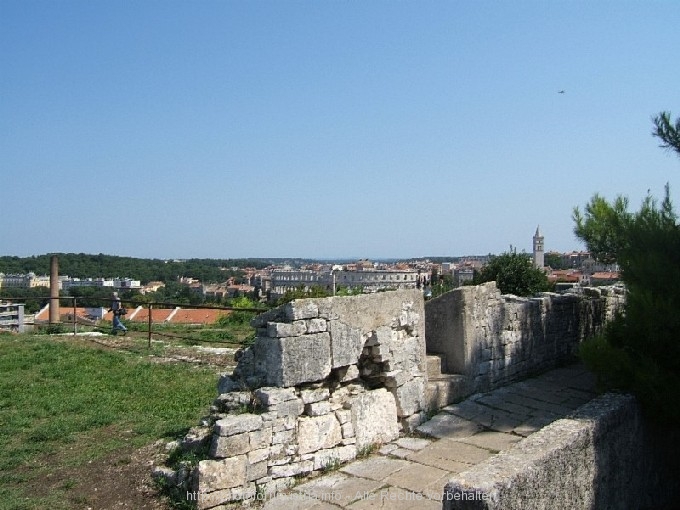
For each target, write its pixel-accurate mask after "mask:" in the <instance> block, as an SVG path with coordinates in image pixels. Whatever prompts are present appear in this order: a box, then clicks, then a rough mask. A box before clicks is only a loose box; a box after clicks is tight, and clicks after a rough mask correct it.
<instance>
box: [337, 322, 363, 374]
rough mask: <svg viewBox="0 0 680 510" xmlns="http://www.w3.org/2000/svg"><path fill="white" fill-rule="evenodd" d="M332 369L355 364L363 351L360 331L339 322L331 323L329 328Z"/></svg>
mask: <svg viewBox="0 0 680 510" xmlns="http://www.w3.org/2000/svg"><path fill="white" fill-rule="evenodd" d="M329 331H330V338H331V349H332V354H333V360H332V368H337V367H342V366H345V365H353V364H356V363H357V361H358V360H359V356H361V350H362V349H363V338H362V334H361V330H360V329H359V328H356V327H352V326H350V325H348V324H345V323H343V322H340V321H332V322H331V323H330V326H329Z"/></svg>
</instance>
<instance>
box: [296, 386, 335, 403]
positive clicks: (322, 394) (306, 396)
mask: <svg viewBox="0 0 680 510" xmlns="http://www.w3.org/2000/svg"><path fill="white" fill-rule="evenodd" d="M329 396H330V390H329V389H328V388H315V389H304V390H302V391H301V392H300V398H301V399H302V402H303V403H304V404H313V403H314V402H321V401H322V400H327V399H328V397H329Z"/></svg>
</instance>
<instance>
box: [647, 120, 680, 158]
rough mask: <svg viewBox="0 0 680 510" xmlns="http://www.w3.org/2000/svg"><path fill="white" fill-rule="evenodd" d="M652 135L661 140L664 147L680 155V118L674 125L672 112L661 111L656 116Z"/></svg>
mask: <svg viewBox="0 0 680 510" xmlns="http://www.w3.org/2000/svg"><path fill="white" fill-rule="evenodd" d="M652 135H654V136H656V137H657V138H658V139H659V140H661V147H662V148H664V149H666V150H670V151H675V152H676V153H677V154H678V156H680V118H677V119H675V125H673V123H672V121H671V113H670V112H661V113H659V115H657V116H656V117H654V130H653V131H652Z"/></svg>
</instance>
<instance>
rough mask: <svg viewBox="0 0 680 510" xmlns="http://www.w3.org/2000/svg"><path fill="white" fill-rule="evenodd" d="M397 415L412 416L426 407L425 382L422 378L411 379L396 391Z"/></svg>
mask: <svg viewBox="0 0 680 510" xmlns="http://www.w3.org/2000/svg"><path fill="white" fill-rule="evenodd" d="M394 395H395V397H396V403H397V415H398V416H400V417H404V416H410V415H412V414H414V413H417V412H418V411H420V410H421V409H423V408H424V407H425V380H424V379H423V378H422V377H417V378H414V379H411V380H410V381H408V382H406V383H404V384H402V385H401V386H399V387H398V388H396V389H395V390H394Z"/></svg>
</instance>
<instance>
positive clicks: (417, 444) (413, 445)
mask: <svg viewBox="0 0 680 510" xmlns="http://www.w3.org/2000/svg"><path fill="white" fill-rule="evenodd" d="M395 443H397V445H399V447H400V448H406V449H407V450H413V451H418V450H422V449H423V448H425V447H426V446H429V445H431V444H432V441H431V440H429V439H423V438H420V437H400V438H399V439H397V440H396V441H395Z"/></svg>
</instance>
